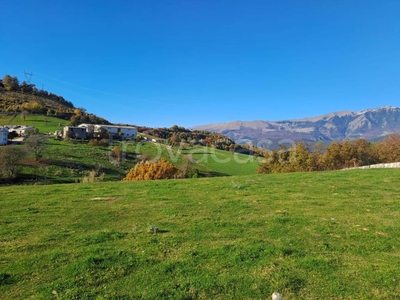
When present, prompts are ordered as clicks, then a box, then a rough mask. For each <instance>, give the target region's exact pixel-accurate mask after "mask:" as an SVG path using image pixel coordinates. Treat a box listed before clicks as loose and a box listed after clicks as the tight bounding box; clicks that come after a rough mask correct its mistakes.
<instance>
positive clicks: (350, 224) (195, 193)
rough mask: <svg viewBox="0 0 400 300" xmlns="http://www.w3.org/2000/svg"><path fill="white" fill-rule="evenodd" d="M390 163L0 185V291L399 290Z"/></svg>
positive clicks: (167, 295) (337, 294)
mask: <svg viewBox="0 0 400 300" xmlns="http://www.w3.org/2000/svg"><path fill="white" fill-rule="evenodd" d="M399 183H400V170H394V169H391V170H354V171H337V172H320V173H292V174H274V175H252V176H233V177H219V178H202V179H189V180H168V181H155V182H109V183H87V184H70V185H45V186H24V187H21V186H19V187H18V186H11V187H4V186H3V187H0V195H1V196H0V215H1V219H0V298H1V299H270V297H271V294H272V292H273V291H275V290H277V291H279V292H281V293H282V294H283V297H284V299H398V298H399V295H400V284H399V282H400V239H399V232H400V222H399V218H400V184H399Z"/></svg>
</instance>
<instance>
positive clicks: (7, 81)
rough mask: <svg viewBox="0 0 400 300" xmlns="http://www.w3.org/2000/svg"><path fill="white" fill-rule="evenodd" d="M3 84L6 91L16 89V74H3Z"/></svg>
mask: <svg viewBox="0 0 400 300" xmlns="http://www.w3.org/2000/svg"><path fill="white" fill-rule="evenodd" d="M3 85H4V88H5V89H6V91H17V90H18V88H19V81H18V78H17V77H16V76H13V77H11V76H10V75H5V76H4V77H3Z"/></svg>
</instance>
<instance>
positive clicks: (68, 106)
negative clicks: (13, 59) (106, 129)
mask: <svg viewBox="0 0 400 300" xmlns="http://www.w3.org/2000/svg"><path fill="white" fill-rule="evenodd" d="M0 114H5V115H7V116H16V115H18V114H22V115H24V116H27V115H29V114H33V115H42V116H47V117H57V118H61V119H64V120H67V121H71V124H73V125H76V124H78V123H96V124H110V122H108V121H107V120H106V119H104V118H101V117H98V116H96V115H94V114H91V113H88V112H87V111H86V109H85V108H83V107H80V108H76V107H74V105H73V104H72V102H71V101H68V100H65V99H64V97H62V96H59V95H56V94H54V93H52V92H48V91H46V90H39V89H38V88H36V86H35V84H31V83H27V82H26V81H23V82H22V83H20V82H19V80H18V78H17V77H16V76H13V77H11V76H9V75H5V76H4V77H3V79H2V80H0Z"/></svg>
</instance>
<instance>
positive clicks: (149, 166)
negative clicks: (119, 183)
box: [123, 158, 178, 181]
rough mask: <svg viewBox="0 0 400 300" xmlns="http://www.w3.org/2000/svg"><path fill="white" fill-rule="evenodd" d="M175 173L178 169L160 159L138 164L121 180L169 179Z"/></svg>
mask: <svg viewBox="0 0 400 300" xmlns="http://www.w3.org/2000/svg"><path fill="white" fill-rule="evenodd" d="M177 172H178V169H177V168H176V167H175V166H174V165H172V164H171V163H169V162H168V161H166V160H165V159H163V158H162V159H160V160H159V161H157V162H149V161H142V162H140V163H139V164H137V165H136V166H135V167H134V168H132V169H131V170H130V171H129V173H128V174H127V175H126V177H125V178H124V179H123V180H124V181H136V180H158V179H171V178H174V177H175V175H176V173H177Z"/></svg>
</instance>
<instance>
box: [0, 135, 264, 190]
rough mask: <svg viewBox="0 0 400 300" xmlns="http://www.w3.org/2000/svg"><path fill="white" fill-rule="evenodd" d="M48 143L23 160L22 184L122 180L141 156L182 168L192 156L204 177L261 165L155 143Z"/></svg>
mask: <svg viewBox="0 0 400 300" xmlns="http://www.w3.org/2000/svg"><path fill="white" fill-rule="evenodd" d="M46 141H47V149H46V151H45V152H44V157H43V159H42V160H40V161H39V162H36V161H34V159H33V158H31V157H29V158H27V159H24V160H23V167H22V172H21V177H20V180H19V183H28V184H29V183H31V184H32V183H33V184H35V183H41V184H51V183H74V182H80V181H82V180H83V178H84V177H85V176H87V174H88V172H91V171H95V172H96V173H97V175H100V174H102V173H104V178H103V179H102V180H103V181H119V180H121V179H122V178H124V177H125V176H126V174H127V173H128V172H129V170H130V168H133V167H134V166H135V164H136V163H137V162H138V156H143V157H146V158H147V159H148V160H157V159H159V158H166V159H167V160H169V161H170V162H172V163H173V164H174V165H176V166H177V167H180V166H181V165H182V163H183V157H184V155H191V157H192V158H193V162H194V163H193V165H192V167H193V168H195V169H197V170H198V171H199V174H200V176H202V177H212V176H231V175H250V174H254V173H255V171H256V169H257V167H258V164H259V162H258V161H256V159H255V158H254V157H253V156H248V155H243V154H238V153H231V152H227V151H221V150H216V149H212V148H205V147H197V146H196V147H194V148H188V149H182V150H179V149H178V148H177V147H174V148H172V147H169V146H166V145H163V144H154V143H151V142H145V143H135V142H129V143H120V142H113V143H111V144H109V145H108V146H104V147H98V146H90V145H88V143H87V141H60V140H55V139H54V138H48V139H47V140H46ZM114 147H120V148H121V149H122V150H123V154H124V155H123V159H122V161H121V162H117V161H116V160H115V159H114V158H112V157H110V153H111V150H112V149H113V148H114ZM0 150H1V149H0Z"/></svg>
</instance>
